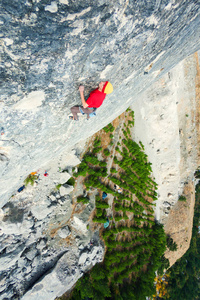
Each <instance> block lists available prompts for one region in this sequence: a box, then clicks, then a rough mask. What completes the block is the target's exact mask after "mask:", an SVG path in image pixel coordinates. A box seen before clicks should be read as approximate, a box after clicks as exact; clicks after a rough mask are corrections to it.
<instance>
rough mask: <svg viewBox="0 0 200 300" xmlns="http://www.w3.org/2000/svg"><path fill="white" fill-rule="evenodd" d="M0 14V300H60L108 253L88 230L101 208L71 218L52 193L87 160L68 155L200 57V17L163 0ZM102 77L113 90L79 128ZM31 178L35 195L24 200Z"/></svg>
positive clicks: (37, 4) (28, 6)
mask: <svg viewBox="0 0 200 300" xmlns="http://www.w3.org/2000/svg"><path fill="white" fill-rule="evenodd" d="M0 5H1V10H0V24H1V44H0V45H1V54H2V60H1V80H2V83H3V84H2V86H1V99H0V133H1V135H0V178H1V189H0V205H1V208H2V210H1V211H0V222H1V223H0V229H1V230H0V241H1V243H0V245H1V246H0V247H1V248H0V251H1V256H0V262H1V263H0V266H1V269H0V280H1V281H0V297H1V298H2V299H18V298H22V296H23V295H24V296H23V297H24V299H29V300H30V299H34V300H36V299H37V300H38V299H46V300H47V299H48V300H51V299H52V300H53V299H54V298H55V297H56V296H58V295H61V294H62V293H63V292H64V291H65V290H67V289H69V288H71V286H72V285H73V284H74V283H75V282H76V280H77V279H78V278H79V277H80V276H81V275H82V274H83V272H85V271H87V270H88V269H89V268H91V267H92V265H94V264H95V263H96V262H99V261H101V260H102V259H103V254H104V249H103V245H102V244H101V243H100V242H99V238H98V233H97V232H95V233H93V232H91V231H89V230H88V228H87V225H86V224H87V223H86V220H87V217H88V216H89V214H90V213H91V211H92V209H94V201H93V200H92V201H91V203H90V205H89V207H88V209H87V213H85V214H82V215H81V216H80V215H79V214H75V215H73V216H72V211H73V203H72V199H71V197H70V195H69V193H70V192H71V190H72V187H70V186H68V185H64V186H63V187H62V188H61V190H60V191H58V190H55V186H56V185H58V184H60V183H61V182H64V181H65V180H67V178H69V177H70V175H71V171H72V167H73V166H75V165H76V164H78V163H79V161H80V155H79V154H80V151H79V150H77V147H75V150H74V151H72V152H71V151H69V149H70V148H71V147H72V146H73V145H75V144H76V143H77V142H78V141H80V140H84V139H85V138H87V137H89V136H91V135H92V134H93V133H94V132H96V131H98V130H99V129H100V128H102V127H103V126H105V125H106V124H107V123H109V122H110V121H112V120H113V119H114V118H115V117H116V116H118V115H119V114H120V113H122V112H123V111H124V110H125V109H126V108H127V107H128V106H129V105H130V104H132V103H133V102H134V101H135V100H136V99H141V98H142V97H143V94H142V93H144V92H145V90H147V89H148V88H149V87H151V86H152V84H153V83H154V82H155V81H156V80H157V79H159V78H161V77H162V76H163V75H164V74H167V72H169V71H170V70H171V68H172V67H174V66H175V65H176V64H177V63H179V62H180V61H181V60H182V59H184V58H185V57H187V56H188V55H189V54H192V53H194V52H195V51H197V50H198V49H199V48H200V39H199V28H200V18H199V12H200V7H199V4H198V2H197V1H187V2H180V1H162V0H161V1H149V2H146V1H137V2H134V1H100V0H99V1H95V2H91V1H70V0H60V1H52V2H50V1H43V0H41V1H39V0H37V1H17V2H13V1H7V0H3V1H2V2H1V4H0ZM103 79H108V80H110V81H111V82H112V84H113V86H114V92H113V93H112V94H111V95H109V96H107V98H106V100H105V102H104V104H103V106H102V107H101V108H100V109H98V110H97V117H96V118H92V119H91V120H90V121H86V120H85V119H84V118H83V119H81V120H80V121H79V122H77V123H75V124H74V123H72V122H70V121H69V120H68V118H67V116H68V114H69V112H70V107H71V106H73V105H75V104H80V96H79V92H78V86H79V84H84V85H85V87H86V90H85V95H86V96H88V95H89V92H90V91H91V90H92V89H93V88H95V87H96V84H97V83H98V82H99V81H100V80H103ZM147 91H148V90H147ZM147 102H148V101H147ZM148 105H149V106H151V101H150V102H149V103H148ZM156 113H157V112H155V114H156ZM155 121H156V120H155ZM182 148H184V147H182ZM46 166H48V169H46ZM59 168H61V169H62V170H65V171H66V172H65V174H64V175H63V174H62V173H61V172H60V169H59ZM33 171H37V172H38V174H40V176H39V179H40V181H39V182H38V186H36V187H35V188H34V187H29V188H26V189H25V190H24V191H22V192H21V193H17V190H18V189H19V187H21V186H22V185H23V182H24V179H25V178H26V177H27V176H28V174H30V172H33ZM45 171H46V172H48V176H47V177H45V176H44V174H45ZM12 195H13V197H11V196H12ZM69 220H70V227H69V226H68V225H66V223H67V222H68V221H69ZM69 236H70V240H69ZM91 239H92V240H94V242H93V243H92V245H91Z"/></svg>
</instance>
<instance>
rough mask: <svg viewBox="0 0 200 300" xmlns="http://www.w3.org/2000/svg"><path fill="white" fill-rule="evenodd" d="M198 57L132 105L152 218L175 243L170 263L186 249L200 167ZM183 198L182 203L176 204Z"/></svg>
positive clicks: (189, 60) (169, 73)
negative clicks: (152, 191) (154, 191)
mask: <svg viewBox="0 0 200 300" xmlns="http://www.w3.org/2000/svg"><path fill="white" fill-rule="evenodd" d="M199 59H200V53H199V51H198V53H195V54H193V55H191V56H189V57H187V58H186V59H185V60H183V61H181V62H180V63H179V64H178V65H177V66H176V67H175V68H173V69H172V70H170V72H168V73H167V74H166V75H165V76H163V77H162V78H161V79H160V80H158V81H157V82H156V83H154V84H152V86H151V87H150V88H148V89H147V90H146V91H145V92H144V93H143V94H142V95H141V97H139V99H137V101H135V102H134V104H133V105H132V106H131V108H132V109H133V110H134V112H135V126H134V129H133V138H134V139H135V140H136V141H140V140H141V141H142V143H143V144H144V146H145V152H146V153H147V155H148V159H149V161H150V162H151V163H152V170H153V175H154V176H155V181H156V182H157V183H158V200H157V201H156V209H155V217H156V219H158V220H160V221H161V222H162V223H163V224H164V226H165V227H164V228H165V231H166V233H167V234H169V235H170V236H171V237H172V238H173V240H174V241H175V242H176V243H177V251H176V252H170V251H167V253H166V257H167V258H169V261H170V265H172V264H174V263H175V261H176V260H177V259H179V258H180V257H181V256H182V255H183V254H184V253H185V252H186V251H187V249H188V248H189V245H190V240H191V236H192V227H193V215H194V204H195V180H194V172H195V170H196V169H197V167H198V166H199V165H200V149H199V134H200V127H199V126H200V125H199V102H200V97H199ZM181 195H184V196H185V197H186V199H187V201H186V202H180V201H178V198H179V196H181Z"/></svg>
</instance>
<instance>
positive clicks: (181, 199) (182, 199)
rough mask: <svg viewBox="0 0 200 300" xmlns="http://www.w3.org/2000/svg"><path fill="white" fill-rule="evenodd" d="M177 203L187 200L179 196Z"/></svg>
mask: <svg viewBox="0 0 200 300" xmlns="http://www.w3.org/2000/svg"><path fill="white" fill-rule="evenodd" d="M178 201H187V199H186V197H185V196H183V195H181V196H179V198H178Z"/></svg>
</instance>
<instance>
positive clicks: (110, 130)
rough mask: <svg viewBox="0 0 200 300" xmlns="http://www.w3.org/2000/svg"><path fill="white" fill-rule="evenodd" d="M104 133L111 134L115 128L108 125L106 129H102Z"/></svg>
mask: <svg viewBox="0 0 200 300" xmlns="http://www.w3.org/2000/svg"><path fill="white" fill-rule="evenodd" d="M103 130H104V131H105V132H113V131H114V130H115V127H114V126H113V125H112V124H111V123H110V124H108V125H107V126H106V127H104V128H103Z"/></svg>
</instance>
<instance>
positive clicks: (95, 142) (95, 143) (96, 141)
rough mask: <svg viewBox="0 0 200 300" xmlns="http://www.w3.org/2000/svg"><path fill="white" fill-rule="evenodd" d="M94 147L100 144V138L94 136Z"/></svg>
mask: <svg viewBox="0 0 200 300" xmlns="http://www.w3.org/2000/svg"><path fill="white" fill-rule="evenodd" d="M93 146H94V148H96V147H100V146H101V138H99V137H96V138H95V140H94V144H93Z"/></svg>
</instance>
